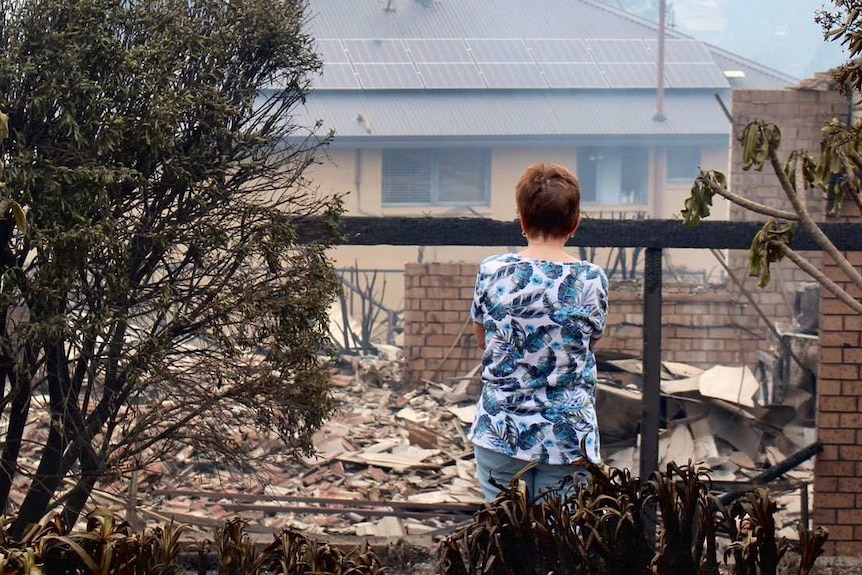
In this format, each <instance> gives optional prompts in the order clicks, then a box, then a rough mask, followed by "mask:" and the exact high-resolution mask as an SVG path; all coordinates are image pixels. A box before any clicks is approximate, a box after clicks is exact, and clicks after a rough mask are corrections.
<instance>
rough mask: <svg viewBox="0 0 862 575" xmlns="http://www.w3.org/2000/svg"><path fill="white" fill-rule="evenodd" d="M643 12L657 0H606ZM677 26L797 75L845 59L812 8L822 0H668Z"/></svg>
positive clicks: (706, 39)
mask: <svg viewBox="0 0 862 575" xmlns="http://www.w3.org/2000/svg"><path fill="white" fill-rule="evenodd" d="M605 2H607V3H608V4H611V5H616V6H618V7H625V8H628V9H631V10H632V11H634V12H637V13H639V14H640V15H642V16H646V17H651V18H653V19H657V16H656V17H653V16H652V15H650V13H651V12H652V13H653V14H657V9H655V8H654V7H655V6H657V5H658V0H605ZM667 3H668V6H669V11H670V13H671V14H670V17H671V20H672V22H673V25H674V27H675V28H676V29H678V30H679V31H681V32H684V33H686V34H689V35H691V36H694V37H696V38H699V39H701V40H705V41H707V42H710V43H712V44H715V45H717V46H719V47H721V48H724V49H726V50H730V51H731V52H735V53H737V54H739V55H740V56H744V57H746V58H749V59H751V60H754V61H755V62H757V63H759V64H764V65H766V66H769V67H771V68H775V69H777V70H781V71H782V72H785V73H787V74H791V75H793V76H796V77H797V78H800V79H802V78H807V77H809V76H811V75H813V74H814V73H815V72H823V71H826V70H828V69H829V68H831V67H833V66H835V65H837V64H840V63H841V62H843V61H844V60H845V59H846V56H845V54H844V51H843V49H842V48H841V46H840V45H839V44H836V43H835V42H824V41H823V33H822V30H821V29H820V26H819V25H818V24H817V23H815V22H814V13H815V12H816V11H817V10H819V9H820V8H822V7H823V6H824V4H826V5H827V7H829V6H831V2H828V1H824V0H667Z"/></svg>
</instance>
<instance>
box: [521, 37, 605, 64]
mask: <svg viewBox="0 0 862 575" xmlns="http://www.w3.org/2000/svg"><path fill="white" fill-rule="evenodd" d="M526 42H527V46H528V47H529V48H530V53H531V54H532V55H533V59H534V60H535V61H536V62H592V61H593V57H592V56H590V51H589V50H587V45H586V44H584V42H583V41H582V40H570V39H553V40H527V41H526Z"/></svg>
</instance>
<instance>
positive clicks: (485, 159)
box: [380, 146, 491, 208]
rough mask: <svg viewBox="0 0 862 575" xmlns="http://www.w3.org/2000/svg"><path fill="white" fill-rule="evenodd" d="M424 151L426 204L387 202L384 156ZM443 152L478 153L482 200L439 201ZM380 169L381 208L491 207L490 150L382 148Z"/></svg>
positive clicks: (464, 147)
mask: <svg viewBox="0 0 862 575" xmlns="http://www.w3.org/2000/svg"><path fill="white" fill-rule="evenodd" d="M416 150H420V151H424V152H428V153H429V157H430V170H429V173H430V176H429V177H430V179H431V182H430V187H429V194H430V197H429V198H428V201H426V202H403V201H398V202H393V201H387V199H386V195H387V194H386V192H387V186H386V177H387V172H386V168H385V165H386V154H391V153H401V152H408V151H416ZM442 150H445V151H447V152H452V151H455V150H469V151H471V152H479V154H480V158H479V161H480V162H481V164H482V165H481V177H482V190H481V192H482V199H481V201H478V202H477V201H475V200H460V201H459V200H443V201H441V200H440V173H441V171H442V170H441V166H440V160H439V158H440V151H442ZM380 160H381V167H380V172H381V174H380V179H381V182H380V188H381V192H380V196H381V198H380V202H381V206H382V207H384V208H417V207H418V208H428V207H432V208H433V207H457V206H475V207H488V206H490V205H491V149H490V148H487V147H478V146H463V147H459V146H453V147H445V148H440V147H435V148H383V149H382V150H381V157H380Z"/></svg>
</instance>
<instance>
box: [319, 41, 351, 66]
mask: <svg viewBox="0 0 862 575" xmlns="http://www.w3.org/2000/svg"><path fill="white" fill-rule="evenodd" d="M315 50H316V51H317V53H318V54H319V55H320V58H321V59H322V60H323V61H324V63H330V62H332V63H334V64H347V63H349V62H350V59H349V58H348V57H347V53H346V52H345V51H344V46H343V45H342V44H341V40H339V39H337V38H324V39H320V40H317V42H316V43H315Z"/></svg>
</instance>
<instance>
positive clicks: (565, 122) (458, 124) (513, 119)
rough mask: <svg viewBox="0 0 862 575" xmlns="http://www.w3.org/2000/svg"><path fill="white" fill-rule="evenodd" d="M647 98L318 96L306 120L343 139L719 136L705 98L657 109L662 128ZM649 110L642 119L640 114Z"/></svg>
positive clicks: (710, 96) (716, 111)
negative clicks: (328, 128) (662, 111)
mask: <svg viewBox="0 0 862 575" xmlns="http://www.w3.org/2000/svg"><path fill="white" fill-rule="evenodd" d="M655 102H656V100H655V94H654V93H653V92H652V91H648V90H640V91H613V92H612V91H583V92H575V91H550V90H548V91H513V92H505V91H490V92H481V91H478V90H472V91H448V92H431V91H421V92H417V93H413V94H411V95H410V97H409V98H408V97H404V95H403V94H402V93H400V92H396V91H381V92H359V93H356V94H352V95H350V97H345V94H343V93H339V92H334V91H331V92H319V93H317V94H314V95H313V97H311V98H309V99H308V102H307V107H306V117H301V116H300V117H298V118H296V120H297V121H298V122H299V123H300V125H310V124H312V123H313V122H314V119H316V118H325V119H326V122H325V123H326V124H328V125H332V126H335V127H336V128H337V138H336V142H338V141H339V140H342V139H344V138H368V137H380V138H414V137H415V138H421V139H423V140H425V141H427V138H489V139H490V138H530V137H543V136H544V137H558V138H564V137H576V136H632V135H634V136H655V135H675V136H720V137H723V138H727V134H728V130H729V128H728V126H729V124H728V119H727V116H726V115H725V114H724V112H723V111H722V109H721V106H720V105H719V103H718V102H717V101H716V99H715V94H714V92H712V91H686V92H685V93H682V94H678V95H677V96H675V97H674V98H670V99H667V100H666V101H665V116H666V117H667V119H666V120H665V121H664V122H658V121H655V120H653V118H652V115H653V112H654V110H655ZM645 110H649V113H644V111H645Z"/></svg>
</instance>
